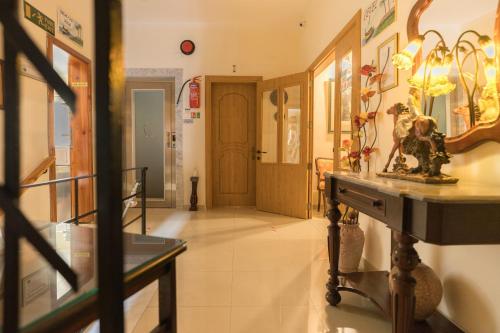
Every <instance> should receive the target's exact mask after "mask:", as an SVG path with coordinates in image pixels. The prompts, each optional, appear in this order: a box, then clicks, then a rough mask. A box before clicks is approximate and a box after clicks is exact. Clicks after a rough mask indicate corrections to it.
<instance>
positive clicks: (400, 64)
mask: <svg viewBox="0 0 500 333" xmlns="http://www.w3.org/2000/svg"><path fill="white" fill-rule="evenodd" d="M423 42H424V37H423V36H419V37H417V38H415V39H414V40H412V41H411V42H410V44H408V46H406V48H405V49H404V50H403V51H401V52H400V53H397V54H395V55H394V56H393V57H392V63H393V64H394V66H395V67H396V68H398V69H401V70H408V69H410V68H411V67H412V66H413V60H414V59H415V56H416V55H417V53H418V51H419V50H420V48H421V47H422V43H423Z"/></svg>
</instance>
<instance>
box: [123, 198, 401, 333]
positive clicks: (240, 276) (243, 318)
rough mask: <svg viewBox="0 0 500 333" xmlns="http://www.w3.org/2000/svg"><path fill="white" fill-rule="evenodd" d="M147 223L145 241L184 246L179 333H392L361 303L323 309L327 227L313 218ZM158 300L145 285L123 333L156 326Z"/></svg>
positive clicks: (219, 213) (163, 213)
mask: <svg viewBox="0 0 500 333" xmlns="http://www.w3.org/2000/svg"><path fill="white" fill-rule="evenodd" d="M130 214H133V212H131V213H130ZM148 223H149V225H148V233H149V234H153V235H158V236H163V237H177V238H183V239H185V240H187V241H188V251H187V252H185V253H184V254H182V255H181V256H180V258H179V259H178V266H177V267H178V277H177V281H178V309H179V310H178V326H179V333H194V332H196V333H212V332H214V333H226V332H227V333H229V332H231V333H244V332H249V333H250V332H251V333H267V332H269V333H308V332H311V333H316V332H338V333H355V332H366V333H379V332H380V333H383V332H390V331H391V328H390V324H389V323H387V322H386V321H384V320H383V319H382V316H381V314H380V313H379V311H378V310H377V309H376V308H375V306H373V305H372V304H371V303H370V302H369V301H368V300H365V299H363V298H361V297H360V296H356V295H350V294H343V302H342V304H341V305H340V306H339V307H338V308H333V307H331V306H328V305H327V304H326V301H325V300H324V292H325V282H326V281H327V269H328V267H327V266H328V263H327V249H326V220H324V219H322V218H320V217H318V218H315V219H313V220H310V221H303V220H297V219H293V218H287V217H283V216H277V215H272V214H267V213H261V212H257V211H255V210H254V209H249V208H234V209H217V210H211V211H204V212H197V213H189V212H181V211H173V210H164V209H150V210H148ZM138 230H139V226H138V225H132V226H130V227H129V228H128V229H127V231H129V232H137V231H138ZM157 297H158V291H157V285H155V284H152V285H150V286H149V287H148V288H147V289H146V290H144V291H143V292H141V293H139V294H137V295H135V296H134V297H133V298H132V299H129V301H128V302H127V306H126V309H127V314H126V318H127V332H133V333H139V332H140V333H143V332H149V331H150V330H151V329H152V328H153V327H154V326H156V325H157V321H158V299H157Z"/></svg>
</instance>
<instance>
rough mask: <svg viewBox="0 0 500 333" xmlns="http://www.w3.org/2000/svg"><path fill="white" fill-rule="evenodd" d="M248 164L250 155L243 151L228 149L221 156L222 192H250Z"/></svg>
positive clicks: (220, 182) (220, 191) (220, 176)
mask: <svg viewBox="0 0 500 333" xmlns="http://www.w3.org/2000/svg"><path fill="white" fill-rule="evenodd" d="M248 164H249V161H248V156H245V154H243V153H242V152H235V151H228V152H226V153H223V154H222V156H220V158H219V184H220V189H219V193H220V194H243V195H244V194H247V193H248V177H247V174H248ZM235 180H237V181H235Z"/></svg>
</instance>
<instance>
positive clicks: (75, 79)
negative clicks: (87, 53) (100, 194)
mask: <svg viewBox="0 0 500 333" xmlns="http://www.w3.org/2000/svg"><path fill="white" fill-rule="evenodd" d="M89 79H90V75H89V64H87V63H85V62H83V61H81V60H80V59H78V58H76V57H74V56H71V55H70V57H69V71H68V80H69V85H70V87H71V88H72V89H73V91H74V92H75V94H76V96H77V104H76V113H75V114H74V115H73V117H72V119H71V176H72V177H77V176H87V175H92V174H93V158H92V155H93V152H92V149H93V147H92V114H91V107H90V103H91V98H90V89H91V86H90V82H89ZM72 186H73V187H74V185H72ZM93 187H94V184H93V181H92V178H89V179H83V180H80V181H79V182H78V214H83V213H86V212H89V211H91V210H93V209H94V192H93ZM73 190H74V191H76V189H75V188H74V189H73ZM73 200H74V197H73ZM75 209H76V208H75V203H73V210H75ZM75 213H76V212H75V211H74V212H73V216H74V214H75ZM91 220H92V216H90V217H88V218H87V220H85V219H84V220H83V221H82V222H86V221H91Z"/></svg>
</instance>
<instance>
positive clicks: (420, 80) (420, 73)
mask: <svg viewBox="0 0 500 333" xmlns="http://www.w3.org/2000/svg"><path fill="white" fill-rule="evenodd" d="M430 70H431V67H430V66H427V61H424V62H422V64H421V65H420V67H419V68H418V69H417V71H416V72H415V74H413V76H412V77H411V78H409V79H408V83H410V86H411V87H413V88H417V89H422V88H423V87H424V80H425V78H426V77H427V76H428V75H429V73H430ZM426 71H427V73H426Z"/></svg>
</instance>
